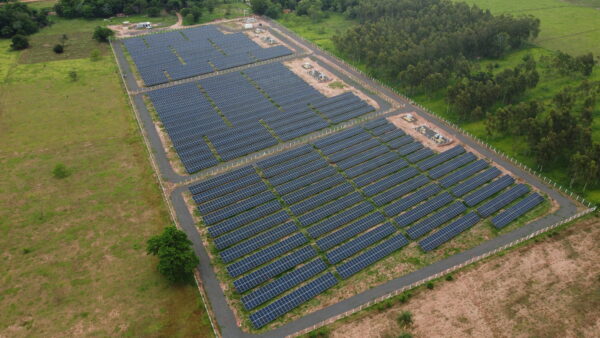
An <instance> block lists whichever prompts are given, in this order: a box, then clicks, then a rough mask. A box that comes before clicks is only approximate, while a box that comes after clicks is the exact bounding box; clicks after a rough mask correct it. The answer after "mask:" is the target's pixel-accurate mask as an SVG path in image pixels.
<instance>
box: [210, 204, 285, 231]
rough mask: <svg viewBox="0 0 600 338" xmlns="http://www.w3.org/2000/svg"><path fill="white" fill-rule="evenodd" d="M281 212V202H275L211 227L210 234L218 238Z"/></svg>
mask: <svg viewBox="0 0 600 338" xmlns="http://www.w3.org/2000/svg"><path fill="white" fill-rule="evenodd" d="M279 210H281V204H279V201H277V200H274V201H271V202H268V203H265V204H263V205H260V206H258V207H256V208H254V209H252V210H248V211H246V212H243V213H241V214H238V215H236V216H233V217H230V218H228V219H226V220H224V221H221V222H220V223H217V224H215V225H213V226H211V227H209V228H208V233H209V234H210V236H211V237H217V236H220V235H222V234H224V233H226V232H228V231H231V230H234V229H237V228H239V227H241V226H244V225H246V224H249V223H250V222H253V221H255V220H257V219H259V218H262V217H264V216H267V215H269V214H272V213H274V212H276V211H279Z"/></svg>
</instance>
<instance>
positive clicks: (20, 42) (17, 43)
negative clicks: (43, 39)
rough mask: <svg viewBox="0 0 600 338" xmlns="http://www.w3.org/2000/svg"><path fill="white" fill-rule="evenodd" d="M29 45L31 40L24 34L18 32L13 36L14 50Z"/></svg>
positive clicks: (12, 45) (12, 46)
mask: <svg viewBox="0 0 600 338" xmlns="http://www.w3.org/2000/svg"><path fill="white" fill-rule="evenodd" d="M27 47H29V40H27V38H26V37H25V36H24V35H21V34H17V35H15V36H13V37H12V44H11V45H10V48H12V49H14V50H21V49H25V48H27Z"/></svg>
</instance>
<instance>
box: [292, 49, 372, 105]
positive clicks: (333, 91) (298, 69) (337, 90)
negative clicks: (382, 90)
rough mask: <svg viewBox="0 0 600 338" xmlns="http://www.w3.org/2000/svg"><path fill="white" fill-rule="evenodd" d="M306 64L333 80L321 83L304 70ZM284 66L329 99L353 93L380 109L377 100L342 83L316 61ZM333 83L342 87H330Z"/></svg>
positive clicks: (302, 59)
mask: <svg viewBox="0 0 600 338" xmlns="http://www.w3.org/2000/svg"><path fill="white" fill-rule="evenodd" d="M305 63H310V64H311V65H312V66H313V67H314V68H315V69H317V70H318V71H320V72H322V73H323V74H325V75H326V76H327V77H329V78H330V79H331V80H330V81H327V82H319V80H317V79H315V78H314V77H312V76H311V75H310V74H308V70H307V69H304V68H303V67H302V65H303V64H305ZM284 65H286V66H287V67H288V68H289V69H290V70H291V71H292V72H294V74H296V75H297V76H299V77H300V78H301V79H302V80H304V81H305V82H306V83H308V84H309V85H311V86H312V87H313V88H315V89H316V90H318V91H319V92H320V93H321V94H323V95H325V96H327V97H332V96H336V95H340V94H343V93H346V92H352V93H354V95H356V96H358V97H360V98H361V99H362V100H364V101H365V102H367V103H368V104H370V105H371V106H373V107H375V109H379V105H378V104H377V102H376V101H375V100H373V99H372V98H370V97H369V96H367V95H366V94H365V93H363V92H362V91H360V90H358V89H356V88H355V87H353V86H350V85H348V84H347V83H346V82H344V81H342V80H341V79H339V78H338V77H337V76H335V75H333V74H332V73H331V72H329V71H327V70H326V69H324V68H323V67H321V66H320V65H319V64H317V63H316V62H315V61H314V60H311V59H310V58H308V57H304V58H297V59H293V60H290V61H287V62H284ZM332 83H338V84H341V85H339V86H330V84H332Z"/></svg>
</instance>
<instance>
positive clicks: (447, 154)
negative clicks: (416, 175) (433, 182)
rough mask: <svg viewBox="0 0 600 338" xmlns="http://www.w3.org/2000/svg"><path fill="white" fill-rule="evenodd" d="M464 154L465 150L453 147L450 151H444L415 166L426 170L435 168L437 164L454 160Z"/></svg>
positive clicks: (460, 147)
mask: <svg viewBox="0 0 600 338" xmlns="http://www.w3.org/2000/svg"><path fill="white" fill-rule="evenodd" d="M464 152H465V148H463V147H462V146H455V147H454V148H452V149H449V150H446V151H444V152H443V153H440V154H437V155H435V156H433V157H431V158H428V159H426V160H423V161H421V162H419V163H418V164H417V166H418V167H419V169H421V170H428V169H431V168H433V167H435V166H436V165H438V164H441V163H443V162H446V161H448V160H449V159H451V158H454V157H456V156H458V155H460V154H462V153H464Z"/></svg>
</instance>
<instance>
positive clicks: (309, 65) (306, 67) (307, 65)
mask: <svg viewBox="0 0 600 338" xmlns="http://www.w3.org/2000/svg"><path fill="white" fill-rule="evenodd" d="M302 68H304V69H311V68H312V65H311V64H310V63H308V62H305V63H304V64H303V65H302Z"/></svg>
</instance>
